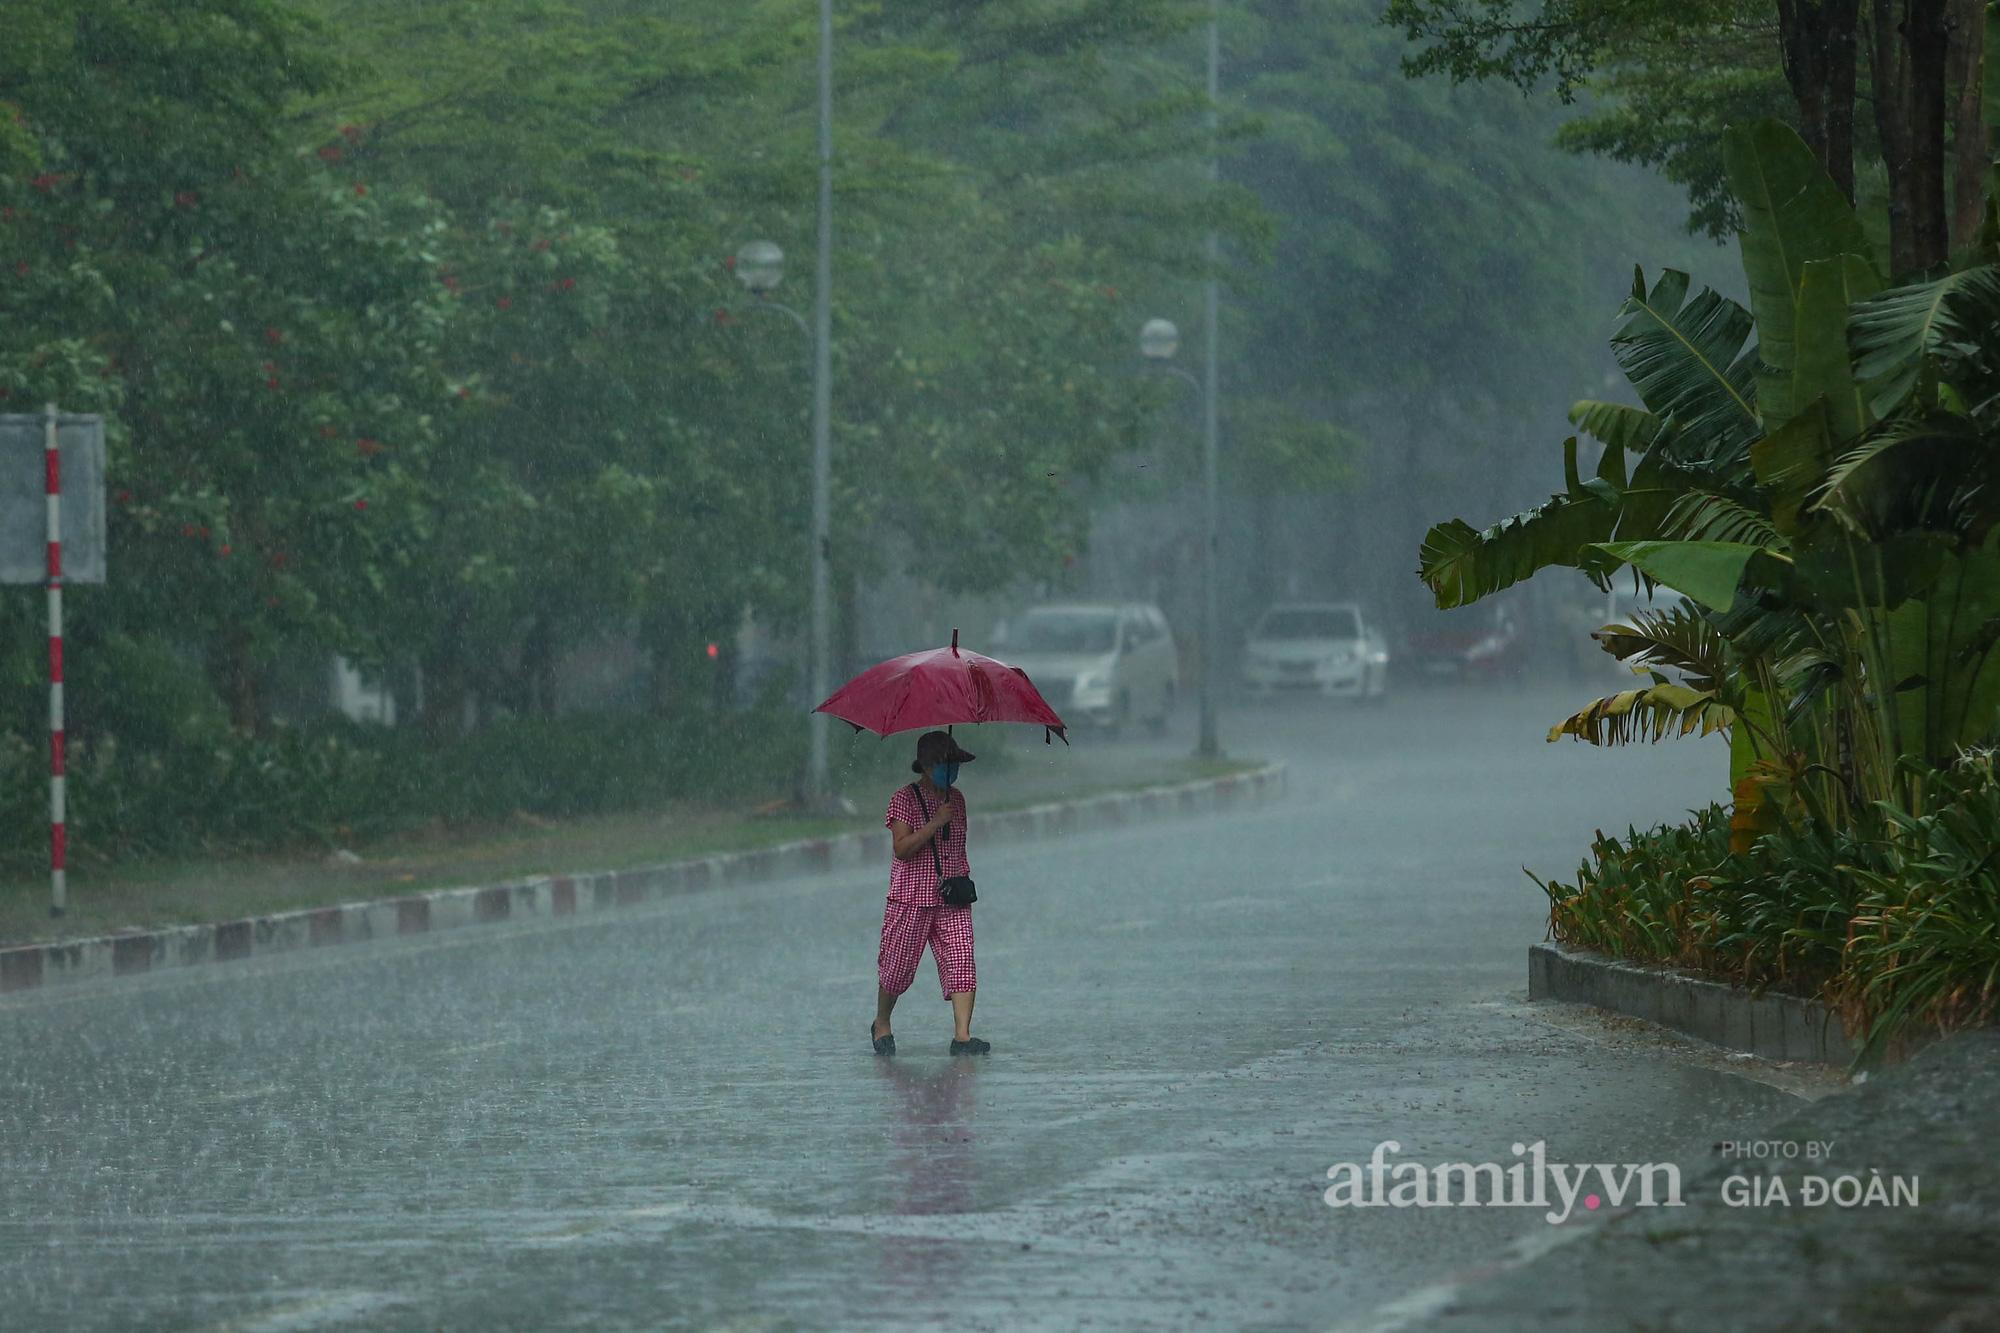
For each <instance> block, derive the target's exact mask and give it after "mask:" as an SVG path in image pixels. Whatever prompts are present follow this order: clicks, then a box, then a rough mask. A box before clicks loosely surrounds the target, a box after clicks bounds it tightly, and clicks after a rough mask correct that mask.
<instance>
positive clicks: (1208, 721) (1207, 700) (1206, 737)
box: [1195, 0, 1222, 759]
mask: <svg viewBox="0 0 2000 1333" xmlns="http://www.w3.org/2000/svg"><path fill="white" fill-rule="evenodd" d="M1221 8H1222V0H1209V5H1208V180H1209V184H1210V185H1214V184H1216V183H1217V182H1219V181H1220V180H1221V178H1222V166H1221V158H1220V149H1219V148H1218V146H1217V143H1216V114H1215V105H1216V101H1217V98H1218V96H1219V94H1220V92H1221V87H1222V80H1221V68H1222V44H1221V39H1220V37H1219V35H1218V33H1217V30H1216V20H1217V17H1218V16H1219V15H1220V13H1221ZM1220 252H1221V247H1220V245H1219V244H1218V243H1217V240H1216V235H1215V229H1214V228H1213V227H1211V228H1209V231H1208V284H1207V291H1206V292H1205V293H1204V305H1205V306H1206V311H1205V314H1206V317H1207V324H1208V330H1207V332H1208V338H1207V343H1208V347H1207V358H1206V359H1207V364H1206V365H1205V366H1204V368H1203V369H1204V372H1205V373H1204V376H1203V378H1204V380H1205V383H1204V385H1203V392H1202V395H1201V405H1202V458H1201V470H1202V478H1203V481H1204V482H1205V483H1206V485H1207V490H1208V496H1207V501H1206V504H1207V509H1208V516H1207V517H1208V548H1207V549H1208V555H1207V558H1206V559H1205V560H1204V561H1203V563H1202V568H1203V569H1204V570H1205V571H1206V577H1205V579H1204V580H1203V582H1204V585H1205V586H1204V591H1203V598H1204V601H1205V603H1206V604H1205V605H1204V606H1203V608H1202V627H1201V638H1202V646H1201V740H1200V741H1199V743H1198V744H1197V745H1196V746H1195V753H1196V754H1197V755H1199V756H1201V757H1202V758H1204V759H1213V758H1216V757H1218V756H1219V755H1220V754H1221V753H1222V747H1221V745H1220V744H1219V743H1218V742H1217V741H1216V738H1215V673H1216V671H1217V669H1218V668H1219V667H1220V666H1221V653H1222V631H1221V628H1220V621H1221V615H1220V612H1219V609H1218V597H1219V592H1218V589H1217V585H1218V584H1220V583H1221V581H1222V570H1221V562H1220V560H1219V558H1218V555H1219V552H1218V546H1219V539H1218V537H1217V532H1218V529H1219V528H1220V522H1219V517H1218V511H1219V509H1220V507H1221V506H1220V502H1219V500H1218V495H1217V482H1216V464H1215V454H1216V435H1217V433H1218V432H1217V425H1216V409H1217V405H1218V398H1219V390H1220V385H1219V382H1218V380H1219V376H1218V373H1217V367H1216V359H1217V352H1216V347H1217V343H1218V341H1219V339H1220V336H1221V335H1220V331H1219V330H1218V329H1217V328H1216V322H1217V317H1216V312H1217V307H1218V306H1219V304H1220V301H1219V299H1218V296H1217V292H1216V279H1215V270H1216V266H1217V262H1218V259H1219V256H1220Z"/></svg>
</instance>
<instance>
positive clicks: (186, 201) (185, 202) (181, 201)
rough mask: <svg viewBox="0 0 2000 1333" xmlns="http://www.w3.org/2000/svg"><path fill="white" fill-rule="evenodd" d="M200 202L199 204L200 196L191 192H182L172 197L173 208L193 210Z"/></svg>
mask: <svg viewBox="0 0 2000 1333" xmlns="http://www.w3.org/2000/svg"><path fill="white" fill-rule="evenodd" d="M200 202H201V196H200V195H199V194H196V193H195V192H194V191H193V190H182V191H181V192H180V193H179V194H176V195H175V196H174V207H175V208H193V207H194V206H195V205H196V204H198V203H200Z"/></svg>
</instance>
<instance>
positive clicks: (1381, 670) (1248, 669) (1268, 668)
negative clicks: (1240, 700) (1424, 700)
mask: <svg viewBox="0 0 2000 1333" xmlns="http://www.w3.org/2000/svg"><path fill="white" fill-rule="evenodd" d="M1388 682H1389V647H1388V643H1387V642H1386V641H1385V640H1384V639H1383V637H1382V635H1381V633H1380V632H1379V631H1377V630H1376V629H1375V628H1374V627H1373V626H1371V625H1369V624H1368V622H1367V621H1366V619H1365V618H1364V617H1363V616H1362V614H1361V608H1360V607H1358V606H1356V605H1355V604H1354V603H1352V602H1295V603H1290V604H1286V605H1280V606H1274V607H1272V608H1271V609H1270V610H1268V611H1266V612H1265V613H1264V614H1263V616H1262V617H1261V618H1260V619H1259V620H1258V621H1257V625H1256V628H1254V629H1252V630H1251V631H1250V637H1249V640H1248V641H1247V642H1246V643H1245V645H1244V649H1243V683H1244V684H1245V685H1246V686H1248V687H1249V689H1250V692H1251V693H1252V694H1257V695H1270V694H1274V693H1276V692H1277V691H1279V690H1314V691H1317V692H1319V693H1321V694H1325V695H1345V696H1348V697H1352V698H1371V699H1373V698H1380V697H1382V695H1383V693H1384V692H1385V691H1386V690H1387V689H1388Z"/></svg>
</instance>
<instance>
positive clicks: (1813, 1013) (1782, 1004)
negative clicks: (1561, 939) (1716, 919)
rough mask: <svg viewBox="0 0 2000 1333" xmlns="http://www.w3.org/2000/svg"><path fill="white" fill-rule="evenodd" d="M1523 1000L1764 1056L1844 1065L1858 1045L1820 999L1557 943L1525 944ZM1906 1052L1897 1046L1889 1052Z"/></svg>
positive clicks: (1898, 1055)
mask: <svg viewBox="0 0 2000 1333" xmlns="http://www.w3.org/2000/svg"><path fill="white" fill-rule="evenodd" d="M1528 998H1529V999H1530V1000H1570V1001H1574V1002H1575V1003H1578V1004H1589V1005H1595V1006H1596V1007H1598V1008H1599V1009H1610V1010H1613V1011H1615V1012H1617V1013H1621V1014H1629V1015H1631V1016H1632V1017H1633V1018H1643V1019H1646V1020H1647V1021H1649V1022H1653V1023H1658V1024H1660V1025H1661V1026H1662V1027H1670V1028H1672V1029H1674V1030H1675V1031H1676V1032H1684V1033H1686V1034H1687V1035H1688V1036H1690V1037H1699V1038H1700V1039H1701V1040H1703V1041H1706V1042H1710V1043H1712V1044H1714V1045H1716V1046H1722V1047H1726V1048H1728V1049H1730V1050H1735V1051H1747V1052H1748V1053H1750V1054H1752V1055H1758V1056H1762V1057H1763V1058H1765V1059H1767V1060H1810V1061H1813V1062H1814V1063H1817V1064H1830V1065H1847V1064H1850V1063H1852V1062H1853V1060H1854V1056H1855V1053H1856V1051H1858V1050H1859V1049H1860V1043H1859V1042H1858V1041H1854V1040H1850V1038H1849V1034H1848V1032H1847V1028H1846V1025H1845V1024H1843V1023H1842V1022H1841V1020H1840V1016H1839V1015H1838V1014H1836V1013H1834V1012H1833V1011H1832V1010H1831V1009H1829V1008H1827V1007H1826V1006H1825V1005H1823V1004H1821V1003H1820V1002H1819V1001H1817V1000H1805V999H1800V998H1799V997H1798V996H1796V995H1780V994H1778V993H1776V992H1766V993H1764V994H1762V995H1758V994H1754V993H1752V992H1750V991H1747V990H1743V989H1741V988H1739V987H1736V986H1731V985H1728V984H1726V983H1724V982H1720V981H1714V980H1711V979H1709V978H1707V977H1704V976H1701V975H1700V974H1699V973H1694V972H1686V971H1682V970H1680V969H1678V968H1671V967H1660V966H1653V965H1646V964H1641V963H1632V962H1627V961H1625V960H1624V959H1620V958H1609V957H1606V956H1605V955H1603V954H1599V953H1592V952H1590V951H1588V950H1583V949H1567V948H1564V947H1563V946H1562V945H1560V944H1537V945H1534V946H1532V947H1531V948H1530V949H1529V950H1528ZM1907 1053H1908V1052H1907V1050H1906V1049H1904V1048H1903V1047H1901V1046H1899V1047H1897V1048H1896V1049H1894V1050H1893V1051H1892V1052H1891V1053H1890V1058H1892V1059H1900V1058H1902V1057H1903V1056H1905V1055H1907Z"/></svg>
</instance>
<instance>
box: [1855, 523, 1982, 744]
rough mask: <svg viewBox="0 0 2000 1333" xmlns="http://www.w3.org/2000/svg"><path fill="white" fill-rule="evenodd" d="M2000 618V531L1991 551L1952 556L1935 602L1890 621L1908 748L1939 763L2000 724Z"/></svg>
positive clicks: (1911, 607) (1916, 605) (1899, 611)
mask: <svg viewBox="0 0 2000 1333" xmlns="http://www.w3.org/2000/svg"><path fill="white" fill-rule="evenodd" d="M1996 616H2000V529H1995V530H1994V532H1993V534H1992V536H1991V537H1990V538H1989V539H1988V540H1987V543H1986V545H1985V546H1984V547H1983V548H1980V549H1977V550H1971V551H1966V552H1963V553H1961V554H1957V555H1952V556H1947V557H1946V558H1945V560H1944V562H1943V568H1942V569H1941V571H1940V573H1939V576H1938V578H1937V580H1936V584H1935V586H1934V587H1932V588H1931V590H1930V592H1929V595H1928V596H1927V597H1924V598H1921V599H1918V598H1911V599H1910V600H1909V601H1906V602H1904V603H1903V604H1902V605H1900V606H1898V607H1896V608H1895V609H1894V610H1893V611H1890V612H1889V613H1888V614H1887V615H1886V616H1885V617H1884V619H1885V621H1886V625H1887V630H1888V635H1887V637H1888V640H1889V643H1890V652H1891V654H1892V658H1891V663H1890V674H1891V675H1892V676H1893V677H1894V681H1893V684H1894V685H1895V686H1896V687H1898V688H1897V695H1896V702H1897V705H1898V707H1899V709H1900V710H1901V717H1900V722H1901V726H1902V732H1903V737H1902V739H1903V745H1904V747H1905V748H1906V749H1908V750H1911V751H1918V750H1919V747H1921V753H1922V755H1923V757H1924V758H1925V759H1926V760H1928V761H1929V762H1931V763H1933V764H1944V763H1947V762H1949V761H1950V759H1951V758H1952V755H1953V753H1954V752H1955V751H1956V750H1957V749H1958V747H1959V746H1962V745H1977V744H1980V743H1982V742H1986V743H1990V742H1991V740H1992V738H1993V734H1994V729H1995V727H1996V726H2000V652H1996V651H1994V646H1993V644H1992V642H1991V636H1990V635H1989V634H1987V633H1985V632H1984V629H1985V625H1986V623H1987V622H1988V621H1990V620H1991V619H1992V618H1994V617H1996Z"/></svg>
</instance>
